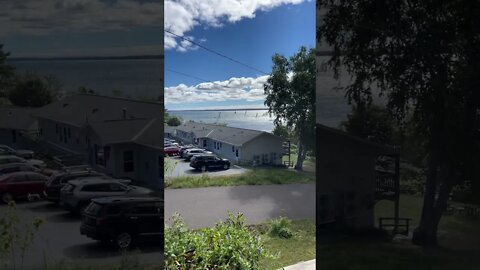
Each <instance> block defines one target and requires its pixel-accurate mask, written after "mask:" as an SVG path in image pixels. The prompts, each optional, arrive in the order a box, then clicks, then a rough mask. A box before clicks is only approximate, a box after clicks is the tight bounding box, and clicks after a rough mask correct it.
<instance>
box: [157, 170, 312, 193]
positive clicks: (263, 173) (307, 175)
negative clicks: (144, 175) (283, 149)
mask: <svg viewBox="0 0 480 270" xmlns="http://www.w3.org/2000/svg"><path fill="white" fill-rule="evenodd" d="M313 181H315V174H314V173H312V172H298V171H295V170H292V169H284V168H250V169H249V171H247V172H246V173H243V174H239V175H231V176H215V177H211V176H209V175H208V173H206V174H204V175H202V176H201V177H191V176H181V177H175V178H170V179H169V178H167V179H166V182H165V187H166V188H198V187H211V186H239V185H269V184H293V183H309V182H313Z"/></svg>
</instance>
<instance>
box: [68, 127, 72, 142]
mask: <svg viewBox="0 0 480 270" xmlns="http://www.w3.org/2000/svg"><path fill="white" fill-rule="evenodd" d="M71 137H72V133H71V132H70V127H69V128H68V138H69V139H70V138H71Z"/></svg>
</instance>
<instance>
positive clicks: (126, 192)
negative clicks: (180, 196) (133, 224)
mask: <svg viewBox="0 0 480 270" xmlns="http://www.w3.org/2000/svg"><path fill="white" fill-rule="evenodd" d="M150 195H153V190H151V189H148V188H144V187H139V186H132V185H127V184H125V183H122V180H118V179H101V178H85V179H77V180H72V181H69V182H68V183H67V184H66V185H65V186H64V187H63V188H62V189H61V190H60V205H62V206H63V207H64V208H65V209H66V210H68V211H70V212H72V213H81V212H82V210H83V209H84V208H85V207H87V205H88V204H89V203H90V200H91V199H94V198H101V197H111V196H127V197H138V196H150Z"/></svg>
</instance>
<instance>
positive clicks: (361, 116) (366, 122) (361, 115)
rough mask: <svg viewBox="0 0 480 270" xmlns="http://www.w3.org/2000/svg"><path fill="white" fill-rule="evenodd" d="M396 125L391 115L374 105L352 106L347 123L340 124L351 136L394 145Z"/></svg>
mask: <svg viewBox="0 0 480 270" xmlns="http://www.w3.org/2000/svg"><path fill="white" fill-rule="evenodd" d="M394 125H395V123H394V119H393V118H392V116H391V114H390V113H389V112H388V111H387V110H386V109H385V108H382V107H380V106H378V105H374V104H369V105H368V106H355V105H354V106H352V112H351V113H350V114H349V115H348V116H347V121H344V122H342V123H341V124H340V126H341V127H342V128H343V129H344V130H345V131H346V132H347V133H349V134H352V135H354V136H357V137H360V138H364V139H368V140H370V141H372V142H376V143H382V144H392V143H393V135H394V128H395V127H394Z"/></svg>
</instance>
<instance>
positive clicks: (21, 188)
mask: <svg viewBox="0 0 480 270" xmlns="http://www.w3.org/2000/svg"><path fill="white" fill-rule="evenodd" d="M47 179H48V178H47V177H46V176H45V175H43V174H40V173H37V172H14V173H9V174H4V175H2V176H0V197H1V199H2V201H3V202H4V203H9V202H10V201H13V200H15V199H20V198H27V197H28V196H29V195H33V194H38V196H41V195H42V194H43V190H44V186H45V181H47Z"/></svg>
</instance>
